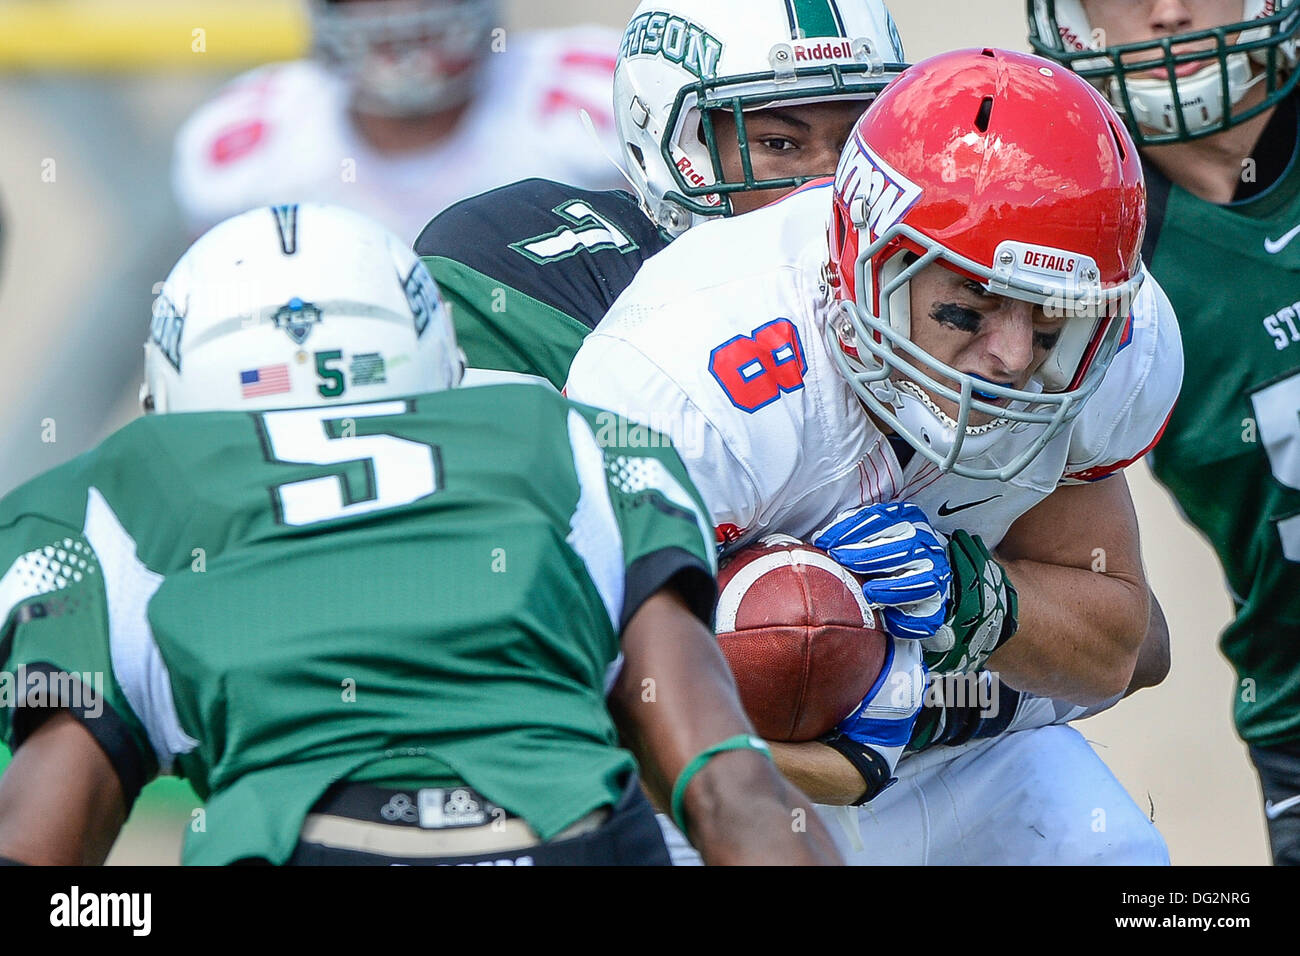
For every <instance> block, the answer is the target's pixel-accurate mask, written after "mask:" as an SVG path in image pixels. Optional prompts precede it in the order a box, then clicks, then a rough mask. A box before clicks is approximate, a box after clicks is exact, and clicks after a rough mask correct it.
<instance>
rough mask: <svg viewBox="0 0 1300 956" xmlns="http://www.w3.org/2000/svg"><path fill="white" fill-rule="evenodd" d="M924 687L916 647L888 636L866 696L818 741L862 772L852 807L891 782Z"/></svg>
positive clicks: (916, 644)
mask: <svg viewBox="0 0 1300 956" xmlns="http://www.w3.org/2000/svg"><path fill="white" fill-rule="evenodd" d="M925 686H926V669H925V663H924V661H923V660H922V657H921V645H920V643H919V642H917V641H909V640H899V639H898V638H894V637H891V638H890V639H889V650H888V653H887V655H886V657H885V665H884V667H882V668H881V671H880V676H879V677H877V678H876V682H875V683H874V684H873V685H872V687H871V690H869V691H868V692H867V696H866V697H864V698H863V699H862V703H860V704H859V705H858V706H857V707H856V708H854V710H853V713H851V714H849V716H847V717H845V718H844V719H843V720H842V721H840V722H839V724H837V725H836V727H835V729H834V730H832V731H831V732H830V733H829V734H827V735H825V736H824V737H822V738H821V742H822V743H824V744H826V745H827V746H829V747H833V748H834V749H835V750H837V751H839V752H840V753H841V754H842V755H843V756H844V757H845V758H846V759H847V760H848V761H849V762H850V763H852V764H853V766H854V767H856V768H857V770H858V772H859V773H861V774H862V779H863V780H864V781H865V783H866V785H867V787H866V792H865V793H864V794H863V795H862V798H861V799H860V800H858V804H862V803H866V802H867V801H868V800H870V799H872V798H873V797H875V796H876V795H877V794H879V793H880V792H881V791H882V790H884V789H885V788H886V787H887V786H889V785H890V784H891V783H893V781H894V768H895V767H897V766H898V759H899V757H901V756H902V753H903V748H904V747H906V746H907V743H908V741H909V740H910V739H911V737H912V730H913V728H914V726H915V724H916V719H917V716H918V715H919V714H920V712H921V705H922V703H923V702H924V699H925Z"/></svg>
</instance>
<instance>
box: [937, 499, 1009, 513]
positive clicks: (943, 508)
mask: <svg viewBox="0 0 1300 956" xmlns="http://www.w3.org/2000/svg"><path fill="white" fill-rule="evenodd" d="M1001 497H1002V496H1001V495H990V496H989V497H987V498H982V499H981V500H979V501H972V502H969V503H968V504H964V505H958V506H957V507H956V508H949V507H948V502H946V501H945V502H944V503H943V504H941V505H940V506H939V517H940V518H946V517H948V515H955V514H956V513H957V512H959V511H965V510H966V509H967V508H976V507H979V506H980V505H986V504H988V503H989V502H990V501H992V500H993V499H994V498H1001Z"/></svg>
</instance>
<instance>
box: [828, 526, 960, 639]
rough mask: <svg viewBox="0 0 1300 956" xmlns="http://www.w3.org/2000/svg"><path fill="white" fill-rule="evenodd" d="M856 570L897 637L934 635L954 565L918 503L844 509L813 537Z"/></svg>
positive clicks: (942, 618) (942, 614)
mask: <svg viewBox="0 0 1300 956" xmlns="http://www.w3.org/2000/svg"><path fill="white" fill-rule="evenodd" d="M813 545H814V546H815V547H818V548H821V549H822V550H823V551H825V552H826V553H828V554H829V555H830V556H831V557H832V558H833V559H834V560H835V561H836V562H837V563H838V564H842V565H844V567H846V568H848V569H849V570H850V571H852V572H853V573H854V574H860V575H863V576H864V577H866V578H868V580H867V582H866V583H865V584H863V585H862V593H863V594H864V595H865V596H866V598H867V600H868V601H870V602H871V603H872V604H875V605H877V606H879V607H880V608H881V617H882V618H884V622H885V630H887V631H889V633H890V634H892V635H894V636H895V637H900V638H906V639H911V640H920V639H923V638H929V637H933V636H934V635H935V633H936V632H937V631H938V630H939V629H940V627H942V626H943V624H944V621H945V619H946V617H947V614H946V611H947V599H948V587H949V584H950V583H951V581H952V571H951V569H950V567H949V564H948V552H947V549H946V547H945V545H946V542H945V541H944V538H943V535H942V534H941V533H940V532H938V531H935V530H934V529H933V528H931V527H930V521H929V519H928V518H927V517H926V516H925V512H923V511H922V510H921V509H920V508H918V507H917V506H916V505H914V504H910V503H908V502H905V501H898V502H887V503H883V504H874V505H867V506H866V507H864V508H858V509H856V510H853V511H846V512H844V513H843V514H841V515H840V516H839V517H838V518H836V519H835V521H834V522H832V523H831V524H830V525H828V526H827V527H825V528H823V529H822V530H821V531H820V532H819V533H818V534H817V537H816V538H814V539H813Z"/></svg>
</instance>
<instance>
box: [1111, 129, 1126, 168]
mask: <svg viewBox="0 0 1300 956" xmlns="http://www.w3.org/2000/svg"><path fill="white" fill-rule="evenodd" d="M1110 135H1111V136H1113V137H1115V148H1116V149H1118V150H1119V158H1120V160H1121V161H1125V160H1127V159H1128V150H1127V149H1125V148H1124V137H1123V136H1120V135H1119V130H1118V129H1116V128H1115V124H1114V123H1111V124H1110Z"/></svg>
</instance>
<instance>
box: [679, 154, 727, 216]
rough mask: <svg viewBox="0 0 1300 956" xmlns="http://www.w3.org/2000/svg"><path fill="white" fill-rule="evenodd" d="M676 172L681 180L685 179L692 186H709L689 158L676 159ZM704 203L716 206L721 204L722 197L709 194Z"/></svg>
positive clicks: (680, 157)
mask: <svg viewBox="0 0 1300 956" xmlns="http://www.w3.org/2000/svg"><path fill="white" fill-rule="evenodd" d="M677 171H678V172H679V173H681V174H682V178H683V179H685V180H686V181H687V182H688V183H690V184H691V185H692V186H707V185H709V181H708V180H707V179H705V178H704V177H703V176H701V175H700V174H699V173H698V172H697V171H696V169H695V164H694V163H692V162H691V161H690V158H689V157H687V156H678V157H677ZM704 201H705V202H707V203H708V204H709V205H710V206H717V205H719V204H720V203H721V202H722V197H720V196H719V195H718V194H717V193H710V194H709V195H708V196H706V197H705V199H704Z"/></svg>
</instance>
